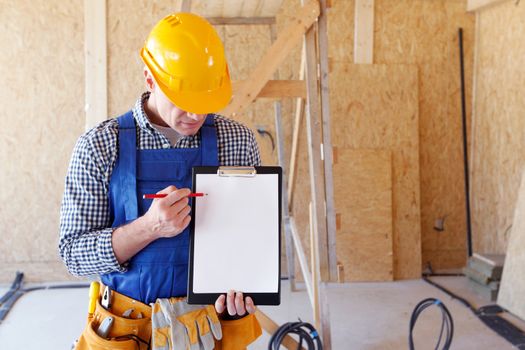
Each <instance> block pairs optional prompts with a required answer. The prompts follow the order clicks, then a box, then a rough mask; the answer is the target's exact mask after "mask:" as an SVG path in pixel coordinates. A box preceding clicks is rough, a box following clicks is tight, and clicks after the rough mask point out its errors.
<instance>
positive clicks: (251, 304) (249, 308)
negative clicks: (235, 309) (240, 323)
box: [246, 297, 256, 314]
mask: <svg viewBox="0 0 525 350" xmlns="http://www.w3.org/2000/svg"><path fill="white" fill-rule="evenodd" d="M246 310H247V311H248V313H249V314H253V313H255V311H256V308H255V303H254V302H253V299H252V298H250V297H246Z"/></svg>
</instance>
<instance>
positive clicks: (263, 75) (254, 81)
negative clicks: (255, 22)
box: [222, 0, 319, 116]
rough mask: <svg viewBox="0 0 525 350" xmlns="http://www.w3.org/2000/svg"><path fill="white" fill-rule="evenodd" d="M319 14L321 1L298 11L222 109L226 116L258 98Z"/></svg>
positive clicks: (308, 4) (312, 0) (243, 108)
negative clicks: (226, 105)
mask: <svg viewBox="0 0 525 350" xmlns="http://www.w3.org/2000/svg"><path fill="white" fill-rule="evenodd" d="M318 15H319V2H318V1H317V0H310V1H308V3H307V4H306V5H304V6H303V7H302V8H301V9H300V10H299V11H298V12H297V17H296V19H295V20H294V21H292V23H291V24H290V25H289V26H288V27H287V28H286V29H285V30H283V32H282V33H280V35H279V37H278V38H277V40H276V41H275V42H274V43H273V45H272V46H271V47H270V48H269V49H268V51H267V52H266V53H265V55H264V56H263V58H262V59H261V61H260V62H259V64H258V65H257V67H255V69H254V70H253V71H252V73H251V74H250V77H249V78H248V80H246V81H245V83H243V85H242V88H241V90H240V91H239V92H238V93H237V94H236V95H235V96H234V97H233V101H232V103H231V104H230V105H229V106H228V107H226V109H224V110H223V111H222V114H224V115H226V116H234V115H236V114H241V113H243V112H244V111H245V109H246V108H247V107H248V106H249V105H250V104H251V103H252V102H253V101H254V100H255V99H256V98H257V95H258V94H259V92H260V91H261V90H262V88H263V87H264V86H265V85H266V82H267V81H268V80H270V79H271V77H272V75H273V73H274V72H275V71H276V70H277V68H278V67H279V65H280V64H281V63H282V62H283V61H284V59H285V58H286V57H287V56H288V54H289V53H290V52H291V51H292V49H293V48H294V47H295V45H296V44H297V43H298V42H299V41H300V40H301V38H302V36H303V34H304V33H305V31H306V30H307V29H308V28H310V27H311V26H312V24H313V23H314V22H315V21H316V19H317V16H318Z"/></svg>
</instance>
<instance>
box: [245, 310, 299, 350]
mask: <svg viewBox="0 0 525 350" xmlns="http://www.w3.org/2000/svg"><path fill="white" fill-rule="evenodd" d="M255 317H257V320H258V321H259V323H260V324H261V327H262V328H263V329H264V330H265V331H266V332H267V333H268V334H270V335H272V334H274V333H275V332H276V331H277V329H278V328H279V325H278V324H277V323H275V322H274V321H273V320H272V319H271V318H269V317H268V316H267V315H266V314H265V313H263V312H262V311H261V310H260V309H257V311H255ZM281 344H282V345H283V346H284V347H285V348H286V349H288V350H297V349H301V350H304V347H302V346H301V347H299V343H298V342H297V341H296V340H295V339H294V338H292V337H291V336H289V335H286V336H285V337H284V338H283V341H282V343H281Z"/></svg>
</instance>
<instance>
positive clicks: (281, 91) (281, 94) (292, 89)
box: [232, 80, 306, 99]
mask: <svg viewBox="0 0 525 350" xmlns="http://www.w3.org/2000/svg"><path fill="white" fill-rule="evenodd" d="M243 84H244V81H233V82H232V87H233V94H234V95H235V94H236V92H237V91H239V90H240V89H241V88H242V86H243ZM286 97H298V98H306V86H305V84H304V81H301V80H268V81H267V82H266V85H264V87H263V88H262V90H261V91H260V92H259V94H258V95H257V98H274V99H281V98H286Z"/></svg>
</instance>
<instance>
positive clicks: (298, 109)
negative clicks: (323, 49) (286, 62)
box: [288, 44, 305, 212]
mask: <svg viewBox="0 0 525 350" xmlns="http://www.w3.org/2000/svg"><path fill="white" fill-rule="evenodd" d="M304 65H305V53H304V44H303V48H302V50H301V64H300V66H299V79H300V80H304V72H305V70H304ZM303 114H304V99H302V98H298V99H297V100H296V102H295V118H294V123H293V133H292V150H291V152H290V174H289V175H288V176H289V177H288V210H289V211H290V212H291V211H292V208H293V188H294V185H295V169H296V168H297V149H298V148H299V132H300V128H301V119H302V117H303Z"/></svg>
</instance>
